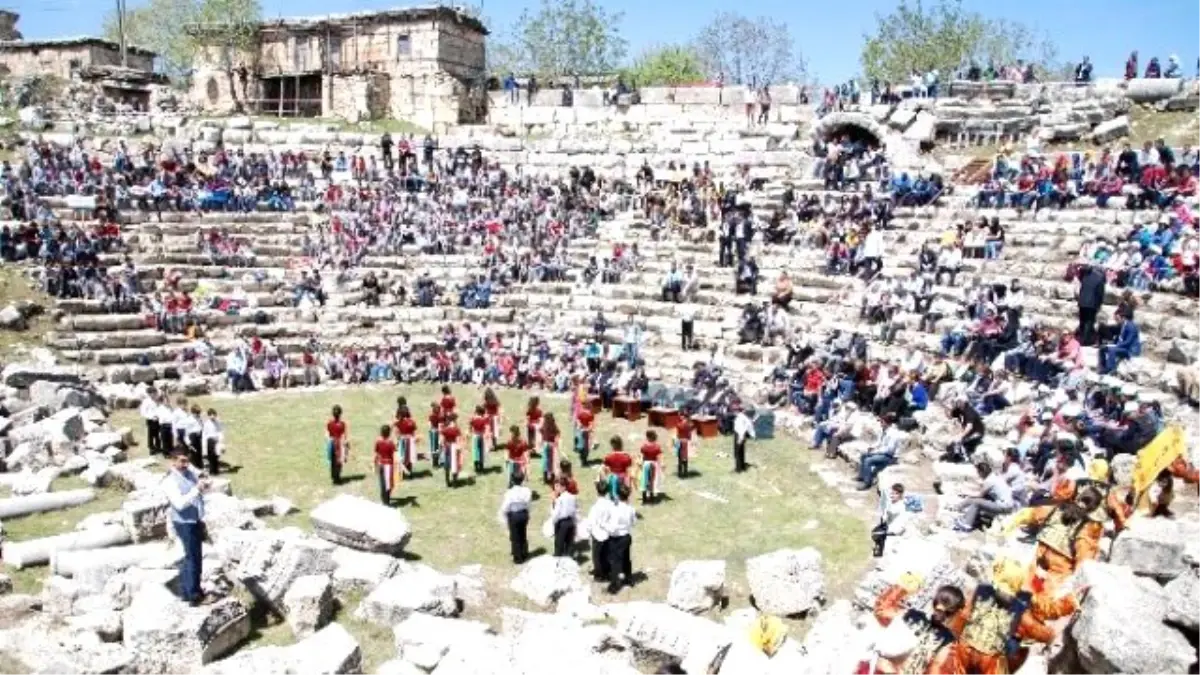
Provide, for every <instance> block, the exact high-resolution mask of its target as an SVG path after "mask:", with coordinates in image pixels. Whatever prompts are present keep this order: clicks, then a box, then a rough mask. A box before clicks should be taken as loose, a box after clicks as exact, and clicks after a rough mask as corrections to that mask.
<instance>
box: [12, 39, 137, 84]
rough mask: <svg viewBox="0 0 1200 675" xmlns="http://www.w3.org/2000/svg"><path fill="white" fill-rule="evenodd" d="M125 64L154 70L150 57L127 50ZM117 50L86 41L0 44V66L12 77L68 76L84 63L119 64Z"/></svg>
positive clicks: (84, 65)
mask: <svg viewBox="0 0 1200 675" xmlns="http://www.w3.org/2000/svg"><path fill="white" fill-rule="evenodd" d="M127 56H128V59H129V67H130V68H133V69H136V70H145V71H150V70H153V69H154V57H152V56H150V55H148V54H145V53H142V52H137V53H135V52H133V51H129V52H128V54H127ZM119 65H121V50H120V49H119V48H118V47H116V46H115V45H113V46H108V45H102V44H95V43H89V42H70V43H62V44H44V45H37V44H33V43H27V44H21V43H18V44H14V45H4V46H0V69H2V70H4V71H6V72H7V73H8V74H9V75H11V76H14V77H26V76H30V75H55V76H58V77H61V78H63V79H64V80H66V79H70V78H71V75H72V73H73V72H74V71H76V70H79V69H82V68H87V67H88V66H119Z"/></svg>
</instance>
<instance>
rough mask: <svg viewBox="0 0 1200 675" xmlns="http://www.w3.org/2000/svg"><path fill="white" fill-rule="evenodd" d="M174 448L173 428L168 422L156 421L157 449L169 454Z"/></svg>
mask: <svg viewBox="0 0 1200 675" xmlns="http://www.w3.org/2000/svg"><path fill="white" fill-rule="evenodd" d="M174 450H175V430H174V429H172V428H171V425H170V424H163V423H162V422H159V423H158V451H159V452H161V453H162V454H164V455H169V454H171V453H172V452H174Z"/></svg>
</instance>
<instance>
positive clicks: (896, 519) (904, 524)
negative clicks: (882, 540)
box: [883, 499, 912, 536]
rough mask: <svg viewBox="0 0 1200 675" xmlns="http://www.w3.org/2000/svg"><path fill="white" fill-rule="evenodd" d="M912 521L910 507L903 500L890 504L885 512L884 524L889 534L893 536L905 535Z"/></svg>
mask: <svg viewBox="0 0 1200 675" xmlns="http://www.w3.org/2000/svg"><path fill="white" fill-rule="evenodd" d="M911 519H912V516H911V515H910V514H909V513H908V506H907V505H906V504H905V503H904V500H903V499H899V500H896V501H894V502H888V505H887V508H886V509H884V511H883V522H884V524H886V525H887V533H888V534H889V535H891V536H900V535H902V534H904V531H905V530H906V529H908V521H909V520H911Z"/></svg>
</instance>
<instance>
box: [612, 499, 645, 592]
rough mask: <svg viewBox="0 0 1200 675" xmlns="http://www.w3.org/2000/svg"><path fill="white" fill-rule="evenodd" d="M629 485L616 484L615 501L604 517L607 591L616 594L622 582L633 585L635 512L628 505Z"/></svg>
mask: <svg viewBox="0 0 1200 675" xmlns="http://www.w3.org/2000/svg"><path fill="white" fill-rule="evenodd" d="M629 495H630V490H629V485H628V484H626V483H620V484H619V485H618V486H617V503H616V504H615V505H614V506H613V507H612V510H611V511H609V513H608V517H607V519H606V526H607V529H608V545H607V548H608V593H609V594H610V595H616V594H617V593H618V592H619V591H620V590H621V586H622V584H624V585H628V586H632V585H633V556H632V551H633V524H634V523H635V522H636V521H637V513H636V512H635V511H634V510H633V507H632V506H630V505H629Z"/></svg>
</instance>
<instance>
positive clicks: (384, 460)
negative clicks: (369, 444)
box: [375, 438, 396, 464]
mask: <svg viewBox="0 0 1200 675" xmlns="http://www.w3.org/2000/svg"><path fill="white" fill-rule="evenodd" d="M375 463H376V464H395V463H396V444H395V443H393V442H392V439H390V438H381V439H379V440H377V441H375Z"/></svg>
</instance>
